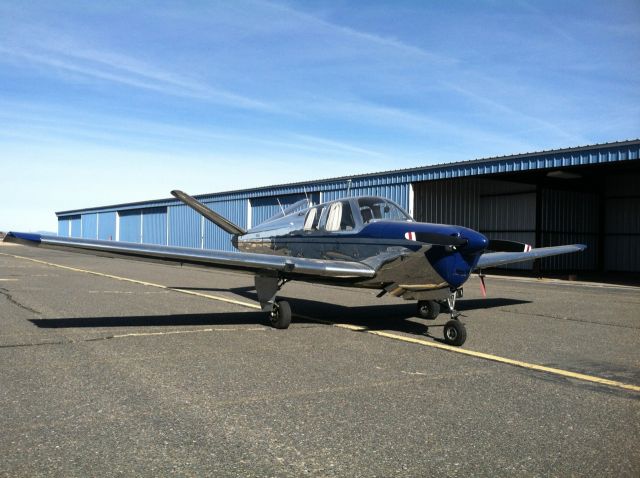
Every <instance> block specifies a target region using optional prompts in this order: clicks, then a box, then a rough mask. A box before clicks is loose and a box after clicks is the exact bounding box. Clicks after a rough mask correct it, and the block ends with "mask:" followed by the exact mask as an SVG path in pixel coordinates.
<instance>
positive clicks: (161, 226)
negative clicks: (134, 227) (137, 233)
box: [142, 207, 167, 245]
mask: <svg viewBox="0 0 640 478" xmlns="http://www.w3.org/2000/svg"><path fill="white" fill-rule="evenodd" d="M142 242H143V243H144V244H160V245H166V244H167V208H166V207H151V208H147V209H143V210H142Z"/></svg>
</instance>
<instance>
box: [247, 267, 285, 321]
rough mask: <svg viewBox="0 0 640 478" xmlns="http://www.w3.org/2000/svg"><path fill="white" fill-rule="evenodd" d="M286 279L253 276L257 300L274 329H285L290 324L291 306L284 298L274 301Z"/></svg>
mask: <svg viewBox="0 0 640 478" xmlns="http://www.w3.org/2000/svg"><path fill="white" fill-rule="evenodd" d="M286 283H287V280H286V279H280V278H279V277H271V276H255V284H256V292H257V293H258V301H259V302H260V307H262V311H263V312H267V313H268V314H269V322H270V323H271V326H272V327H273V328H275V329H286V328H288V327H289V324H291V306H290V305H289V302H287V301H285V300H280V301H276V295H277V293H278V291H279V290H280V289H281V288H282V286H283V285H285V284H286Z"/></svg>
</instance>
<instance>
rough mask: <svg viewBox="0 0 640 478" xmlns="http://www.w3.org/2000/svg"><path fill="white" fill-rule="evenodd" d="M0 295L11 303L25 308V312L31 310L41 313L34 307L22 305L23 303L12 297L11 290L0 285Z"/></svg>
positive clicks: (34, 312) (37, 313) (33, 312)
mask: <svg viewBox="0 0 640 478" xmlns="http://www.w3.org/2000/svg"><path fill="white" fill-rule="evenodd" d="M0 295H3V296H5V297H6V298H7V300H8V301H9V302H10V303H11V304H13V305H15V306H16V307H19V308H21V309H22V310H26V311H27V312H31V313H32V314H36V315H42V312H39V311H37V310H35V309H32V308H31V307H29V306H28V305H24V304H22V303H20V302H19V301H18V300H16V299H14V297H13V295H11V292H9V291H8V290H7V289H5V288H4V287H0Z"/></svg>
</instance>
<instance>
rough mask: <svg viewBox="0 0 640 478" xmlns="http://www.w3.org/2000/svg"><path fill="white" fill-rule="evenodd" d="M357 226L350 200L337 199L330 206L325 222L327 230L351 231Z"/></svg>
mask: <svg viewBox="0 0 640 478" xmlns="http://www.w3.org/2000/svg"><path fill="white" fill-rule="evenodd" d="M355 226H356V222H355V220H354V219H353V213H352V212H351V204H349V201H337V202H334V203H333V204H331V205H330V206H329V213H328V214H327V222H326V224H325V229H326V230H327V231H351V230H352V229H353V228H354V227H355Z"/></svg>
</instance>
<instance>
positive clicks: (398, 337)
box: [0, 252, 640, 392]
mask: <svg viewBox="0 0 640 478" xmlns="http://www.w3.org/2000/svg"><path fill="white" fill-rule="evenodd" d="M0 255H3V256H10V257H14V258H16V259H24V260H27V261H32V262H36V263H39V264H44V265H47V266H51V267H58V268H60V269H66V270H70V271H74V272H82V273H85V274H91V275H95V276H99V277H107V278H109V279H115V280H120V281H125V282H131V283H134V284H140V285H146V286H149V287H157V288H160V289H165V290H172V291H175V292H180V293H183V294H189V295H194V296H196V297H203V298H206V299H211V300H217V301H220V302H227V303H230V304H235V305H240V306H243V307H249V308H252V309H261V307H260V306H259V305H258V304H256V303H252V302H245V301H240V300H234V299H228V298H226V297H221V296H217V295H210V294H202V293H200V292H193V291H190V290H185V289H175V288H173V287H167V286H165V285H161V284H154V283H153V282H146V281H140V280H136V279H129V278H127V277H120V276H116V275H112V274H104V273H102V272H95V271H89V270H85V269H78V268H76V267H69V266H64V265H61V264H55V263H53V262H46V261H41V260H39V259H33V258H31V257H24V256H17V255H13V254H5V253H2V252H0ZM297 316H298V317H301V318H304V319H307V320H312V321H314V322H319V323H322V324H327V325H332V326H334V327H338V328H341V329H347V330H351V331H354V332H365V333H368V334H372V335H377V336H379V337H386V338H388V339H393V340H399V341H402V342H408V343H412V344H416V345H422V346H426V347H431V348H435V349H440V350H446V351H447V352H453V353H457V354H462V355H467V356H470V357H475V358H480V359H483V360H490V361H492V362H497V363H503V364H506V365H511V366H514V367H520V368H524V369H528V370H535V371H538V372H545V373H551V374H554V375H559V376H561V377H567V378H572V379H576V380H582V381H584V382H590V383H595V384H599V385H607V386H610V387H615V388H620V389H623V390H630V391H633V392H640V386H637V385H631V384H628V383H624V382H618V381H616V380H609V379H606V378H600V377H595V376H593V375H586V374H583V373H576V372H570V371H568V370H563V369H559V368H553V367H546V366H544V365H537V364H533V363H529V362H522V361H520V360H513V359H509V358H506V357H500V356H499V355H493V354H487V353H484V352H476V351H473V350H469V349H463V348H460V347H453V346H450V345H445V344H441V343H439V342H433V341H428V340H423V339H417V338H414V337H408V336H405V335H398V334H393V333H389V332H383V331H379V330H370V329H369V328H367V327H365V326H361V325H352V324H342V323H336V322H330V321H326V320H321V319H316V318H313V317H308V316H302V315H297ZM205 330H208V329H205ZM213 330H214V329H211V331H213ZM194 332H197V331H196V330H193V331H176V332H149V333H139V334H135V333H133V334H123V335H120V336H114V337H128V336H136V335H163V334H164V335H166V334H170V333H194Z"/></svg>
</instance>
